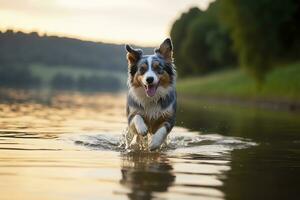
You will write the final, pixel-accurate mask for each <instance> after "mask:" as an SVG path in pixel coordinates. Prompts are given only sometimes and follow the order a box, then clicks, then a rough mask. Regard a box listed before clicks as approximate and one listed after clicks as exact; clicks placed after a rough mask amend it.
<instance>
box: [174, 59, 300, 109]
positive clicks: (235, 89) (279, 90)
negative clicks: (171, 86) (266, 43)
mask: <svg viewBox="0 0 300 200" xmlns="http://www.w3.org/2000/svg"><path fill="white" fill-rule="evenodd" d="M177 90H178V94H179V95H184V96H193V97H212V98H227V99H228V98H230V99H239V100H262V101H272V102H291V103H294V102H300V63H294V64H291V65H288V66H284V67H281V68H276V69H274V70H273V71H271V72H270V73H269V74H268V75H267V77H266V81H265V83H264V84H263V85H262V87H261V88H257V86H256V84H255V81H254V80H253V79H252V78H251V77H250V76H249V75H247V74H246V73H245V72H243V71H242V70H240V69H235V70H228V71H223V72H218V73H215V74H211V75H207V76H204V77H195V78H187V79H182V80H179V81H178V83H177Z"/></svg>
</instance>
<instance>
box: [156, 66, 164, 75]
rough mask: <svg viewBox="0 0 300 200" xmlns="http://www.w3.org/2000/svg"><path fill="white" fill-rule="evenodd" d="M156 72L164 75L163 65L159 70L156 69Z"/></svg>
mask: <svg viewBox="0 0 300 200" xmlns="http://www.w3.org/2000/svg"><path fill="white" fill-rule="evenodd" d="M156 71H157V73H158V74H163V73H164V69H163V67H162V66H161V65H159V66H158V67H157V68H156Z"/></svg>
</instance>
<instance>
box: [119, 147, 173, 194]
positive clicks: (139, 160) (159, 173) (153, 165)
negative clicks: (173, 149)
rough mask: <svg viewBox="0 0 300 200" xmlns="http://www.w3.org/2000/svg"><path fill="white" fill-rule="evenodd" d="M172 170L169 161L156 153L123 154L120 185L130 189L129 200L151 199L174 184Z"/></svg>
mask: <svg viewBox="0 0 300 200" xmlns="http://www.w3.org/2000/svg"><path fill="white" fill-rule="evenodd" d="M172 169H173V167H172V165H171V164H170V161H169V159H168V158H167V157H166V156H163V155H160V154H158V153H138V152H137V153H129V154H123V155H122V164H121V172H122V179H121V180H120V183H121V184H122V185H124V186H125V187H127V188H129V189H130V192H129V193H128V194H127V195H128V197H129V199H145V200H147V199H152V198H153V193H155V192H166V191H167V190H168V188H169V187H170V186H171V185H172V184H173V183H174V181H175V175H174V174H173V172H172Z"/></svg>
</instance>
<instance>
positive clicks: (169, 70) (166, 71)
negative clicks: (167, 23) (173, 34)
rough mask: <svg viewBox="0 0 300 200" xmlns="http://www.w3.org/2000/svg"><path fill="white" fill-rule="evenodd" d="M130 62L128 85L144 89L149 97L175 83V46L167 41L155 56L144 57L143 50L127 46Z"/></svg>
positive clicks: (155, 51)
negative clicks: (161, 88)
mask: <svg viewBox="0 0 300 200" xmlns="http://www.w3.org/2000/svg"><path fill="white" fill-rule="evenodd" d="M126 50H127V60H128V72H129V73H128V74H129V80H128V84H129V85H130V87H136V88H138V87H143V88H144V90H145V93H146V95H147V96H148V97H153V96H154V95H155V94H156V91H157V89H158V88H159V87H164V88H167V87H168V86H170V85H172V84H173V83H174V81H175V76H176V74H175V68H174V65H173V57H172V55H173V45H172V41H171V39H169V38H168V39H166V40H165V41H164V42H163V43H162V44H161V45H160V47H159V48H158V49H155V50H154V54H153V55H143V51H142V50H141V49H134V48H132V47H131V46H129V45H126Z"/></svg>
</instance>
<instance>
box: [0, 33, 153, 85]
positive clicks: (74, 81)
mask: <svg viewBox="0 0 300 200" xmlns="http://www.w3.org/2000/svg"><path fill="white" fill-rule="evenodd" d="M143 49H144V50H145V53H149V52H153V48H143ZM125 55H126V52H125V48H124V45H116V44H106V43H101V42H91V41H83V40H79V39H73V38H66V37H57V36H46V35H44V36H40V35H38V34H37V33H35V32H33V33H29V34H27V33H22V32H14V31H11V30H7V31H5V32H1V31H0V87H12V88H52V89H60V90H80V91H118V90H121V89H124V88H125V87H126V79H127V74H126V72H127V61H126V58H125ZM0 89H1V88H0Z"/></svg>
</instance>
